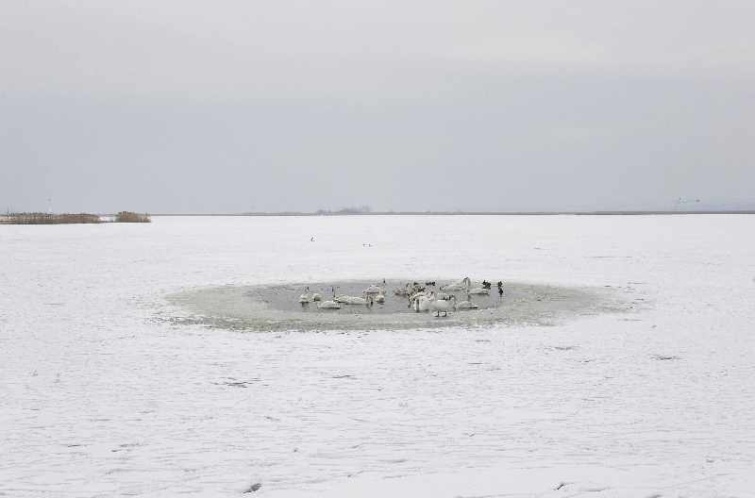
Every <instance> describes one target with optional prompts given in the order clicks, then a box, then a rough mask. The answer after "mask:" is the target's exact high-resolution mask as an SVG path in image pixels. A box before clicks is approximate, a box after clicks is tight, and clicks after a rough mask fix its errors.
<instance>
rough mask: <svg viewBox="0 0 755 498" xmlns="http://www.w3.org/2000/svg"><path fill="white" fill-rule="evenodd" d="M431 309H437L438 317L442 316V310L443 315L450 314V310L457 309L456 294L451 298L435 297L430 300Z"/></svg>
mask: <svg viewBox="0 0 755 498" xmlns="http://www.w3.org/2000/svg"><path fill="white" fill-rule="evenodd" d="M430 311H435V312H436V315H435V316H437V317H440V314H441V312H442V313H443V316H448V312H449V311H456V296H451V299H434V300H432V301H430Z"/></svg>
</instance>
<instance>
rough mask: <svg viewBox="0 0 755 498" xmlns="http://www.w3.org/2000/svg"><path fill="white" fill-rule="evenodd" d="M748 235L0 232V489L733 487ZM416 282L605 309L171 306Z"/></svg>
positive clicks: (749, 313)
mask: <svg viewBox="0 0 755 498" xmlns="http://www.w3.org/2000/svg"><path fill="white" fill-rule="evenodd" d="M753 234H755V217H754V216H747V215H740V216H735V215H715V216H713V215H707V216H706V215H686V216H595V217H593V216H542V217H537V216H510V217H506V216H500V217H494V216H480V217H477V216H458V217H421V216H417V217H408V216H407V217H380V216H374V217H333V218H323V217H305V218H296V217H284V218H263V217H260V218H241V217H239V218H234V217H225V218H224V217H204V218H179V217H176V218H165V217H157V218H154V221H153V223H152V224H150V225H125V224H107V225H71V226H2V227H0V283H2V285H0V379H1V380H2V382H0V496H9V497H38V496H50V497H95V496H100V497H110V496H267V497H296V498H304V497H316V496H322V497H355V496H359V497H381V498H385V497H387V496H412V497H417V496H428V497H449V498H450V497H466V498H471V497H482V496H485V497H508V496H538V497H548V498H551V497H567V496H589V497H595V498H602V497H617V496H618V497H624V496H626V497H644V498H649V497H653V496H655V497H660V496H662V497H683V496H684V497H749V496H754V495H755V472H753V461H755V340H754V339H753V333H754V332H753V324H755V235H753ZM312 237H314V239H315V240H314V242H311V241H310V239H311V238H312ZM415 275H419V276H423V277H427V278H436V279H437V280H439V281H451V280H458V279H460V278H461V277H463V276H465V275H469V276H471V277H473V278H476V279H482V278H487V279H488V280H493V281H494V282H495V281H496V280H498V279H503V280H505V281H507V282H509V281H511V282H515V283H518V284H519V285H522V286H531V288H536V287H538V286H543V287H553V288H559V289H567V290H568V289H577V290H580V289H581V290H584V289H588V290H590V289H591V291H590V292H592V291H595V292H600V293H601V295H611V296H614V297H616V298H617V299H618V300H620V301H621V302H622V303H625V305H626V306H625V307H623V308H622V309H621V310H618V311H617V310H613V312H603V311H605V310H587V311H586V312H580V313H574V314H573V316H568V317H561V318H563V319H560V318H559V317H558V316H557V317H555V318H556V319H554V320H552V321H547V320H546V321H542V320H540V321H532V322H528V321H526V320H515V321H502V322H501V323H497V324H487V325H485V326H474V327H471V326H465V325H463V324H462V325H455V324H452V326H440V322H438V323H439V325H438V326H437V327H436V326H434V325H433V323H432V322H430V323H426V324H422V326H421V327H417V328H408V329H387V328H386V329H385V330H382V329H379V328H378V329H375V328H374V327H365V328H364V329H362V330H360V329H359V328H358V327H356V328H354V327H350V328H351V330H330V331H328V330H324V331H312V330H310V331H296V332H292V331H286V330H280V329H276V330H275V331H273V332H253V331H239V330H234V329H233V328H232V327H228V328H223V327H208V326H206V324H203V323H201V322H199V321H196V320H192V319H190V318H191V317H190V313H189V312H188V311H187V310H186V309H185V308H182V307H181V306H179V305H177V304H176V303H175V302H172V301H169V299H168V296H171V295H176V294H180V293H186V292H202V291H204V290H206V289H213V288H214V289H219V288H221V289H222V288H226V289H243V288H247V287H249V286H259V285H269V286H287V285H292V284H298V283H302V282H334V281H364V282H367V281H375V282H377V281H381V280H382V279H384V278H385V279H388V280H390V281H401V280H406V279H411V278H413V277H414V276H415ZM522 288H525V287H522ZM583 311H584V310H583ZM257 483H259V484H261V487H259V489H257V490H256V491H251V489H250V487H251V486H252V485H254V484H257ZM245 491H249V493H248V494H245V493H244V492H245Z"/></svg>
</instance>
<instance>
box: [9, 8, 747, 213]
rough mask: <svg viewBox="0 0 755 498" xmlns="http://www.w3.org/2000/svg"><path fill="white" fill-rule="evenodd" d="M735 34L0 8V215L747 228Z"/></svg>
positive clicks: (741, 51) (552, 14) (716, 17)
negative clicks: (618, 215)
mask: <svg viewBox="0 0 755 498" xmlns="http://www.w3.org/2000/svg"><path fill="white" fill-rule="evenodd" d="M753 26H755V2H753V1H752V0H741V1H738V0H720V1H717V2H711V1H702V0H683V1H682V0H665V1H663V2H658V1H657V0H653V1H647V0H633V1H631V2H630V1H615V2H610V1H605V0H583V1H577V0H552V1H544V0H533V1H528V2H514V1H501V0H498V1H483V0H463V1H462V0H458V1H448V0H432V1H430V0H402V1H393V0H380V1H375V0H319V1H304V0H300V1H294V0H275V1H249V0H218V1H215V2H206V1H202V2H200V1H196V0H161V1H157V2H156V1H154V0H149V1H148V0H129V1H128V2H115V1H111V0H80V1H77V0H68V1H63V0H58V1H54V0H35V1H33V2H30V1H27V0H23V1H22V0H3V1H2V2H0V211H6V210H15V211H28V210H43V211H44V210H47V209H48V204H49V202H50V201H49V199H51V204H52V208H53V210H54V211H56V212H62V211H76V212H78V211H89V212H113V211H118V210H122V209H131V210H138V211H147V212H152V213H160V212H198V213H210V212H245V211H279V210H303V211H314V210H317V209H340V208H343V207H350V206H361V205H369V206H371V207H372V209H373V210H391V209H393V210H422V211H424V210H457V209H459V210H572V209H585V210H592V209H672V208H676V207H680V206H682V207H686V208H697V207H708V206H710V207H750V208H753V207H755V189H753V185H755V161H754V160H753V158H755V29H753ZM698 200H699V202H698Z"/></svg>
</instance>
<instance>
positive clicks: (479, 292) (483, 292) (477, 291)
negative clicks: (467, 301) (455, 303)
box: [467, 287, 490, 296]
mask: <svg viewBox="0 0 755 498" xmlns="http://www.w3.org/2000/svg"><path fill="white" fill-rule="evenodd" d="M467 294H472V295H473V296H489V295H490V289H486V288H485V287H472V288H471V289H468V290H467Z"/></svg>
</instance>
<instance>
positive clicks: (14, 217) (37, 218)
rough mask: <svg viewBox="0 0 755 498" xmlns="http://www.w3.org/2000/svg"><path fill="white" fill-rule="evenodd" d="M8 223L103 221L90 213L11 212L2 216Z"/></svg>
mask: <svg viewBox="0 0 755 498" xmlns="http://www.w3.org/2000/svg"><path fill="white" fill-rule="evenodd" d="M0 223H4V224H7V225H63V224H72V223H102V220H101V219H100V217H99V216H98V215H96V214H89V213H63V214H51V213H9V214H6V215H3V216H0Z"/></svg>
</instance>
